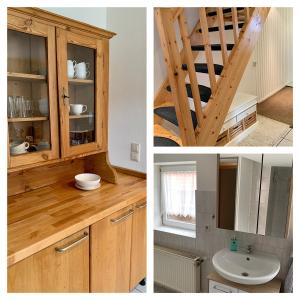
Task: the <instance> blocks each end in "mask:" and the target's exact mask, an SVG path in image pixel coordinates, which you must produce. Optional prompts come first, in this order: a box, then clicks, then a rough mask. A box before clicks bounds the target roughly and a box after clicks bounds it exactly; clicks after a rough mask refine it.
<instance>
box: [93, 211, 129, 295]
mask: <svg viewBox="0 0 300 300" xmlns="http://www.w3.org/2000/svg"><path fill="white" fill-rule="evenodd" d="M133 213H134V210H133V208H132V206H129V207H126V208H124V209H122V210H120V211H118V212H116V213H114V214H112V215H111V216H108V217H106V218H104V219H103V220H101V221H99V222H97V223H95V224H94V225H92V226H91V272H90V274H91V292H128V291H129V278H130V261H131V236H132V219H133Z"/></svg>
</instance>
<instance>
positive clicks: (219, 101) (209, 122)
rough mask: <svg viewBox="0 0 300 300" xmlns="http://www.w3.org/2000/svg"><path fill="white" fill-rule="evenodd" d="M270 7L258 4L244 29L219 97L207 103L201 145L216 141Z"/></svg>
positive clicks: (219, 90) (231, 56)
mask: <svg viewBox="0 0 300 300" xmlns="http://www.w3.org/2000/svg"><path fill="white" fill-rule="evenodd" d="M269 10H270V8H268V7H256V8H255V9H254V10H253V14H252V15H251V17H250V20H249V22H248V24H246V27H245V31H244V32H243V31H241V34H240V37H239V41H238V43H237V44H236V46H235V47H234V49H233V50H232V52H231V54H230V57H229V60H228V62H229V67H228V68H226V69H225V70H224V74H223V77H222V80H220V83H219V86H218V91H217V93H216V95H215V99H214V101H210V102H209V103H208V104H207V107H206V111H207V118H206V119H205V123H204V128H202V129H201V132H200V134H199V135H198V136H197V145H199V146H214V145H215V143H216V140H217V138H218V135H219V132H220V130H221V128H222V126H223V124H224V121H225V118H226V116H227V113H228V110H229V108H230V105H231V103H232V100H233V98H234V95H235V93H236V90H237V88H238V85H239V83H240V80H241V78H242V75H243V73H244V71H245V68H246V66H247V63H248V61H249V59H250V57H251V54H252V52H253V49H254V47H255V45H256V42H257V40H258V38H259V35H260V33H261V31H262V29H263V25H264V23H265V21H266V18H267V16H268V13H269Z"/></svg>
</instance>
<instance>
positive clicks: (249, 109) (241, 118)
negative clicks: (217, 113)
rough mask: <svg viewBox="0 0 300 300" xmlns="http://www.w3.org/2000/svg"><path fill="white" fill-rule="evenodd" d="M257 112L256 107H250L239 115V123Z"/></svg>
mask: <svg viewBox="0 0 300 300" xmlns="http://www.w3.org/2000/svg"><path fill="white" fill-rule="evenodd" d="M254 112H256V105H253V106H251V107H249V108H248V109H246V110H244V111H243V112H241V113H240V114H238V115H237V122H239V121H241V120H243V119H244V118H246V117H247V116H249V115H250V114H252V113H254Z"/></svg>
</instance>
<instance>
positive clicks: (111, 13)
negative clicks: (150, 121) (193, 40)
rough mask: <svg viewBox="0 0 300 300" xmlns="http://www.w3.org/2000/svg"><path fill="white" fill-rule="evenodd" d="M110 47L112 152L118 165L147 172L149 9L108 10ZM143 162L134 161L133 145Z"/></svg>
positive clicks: (110, 150)
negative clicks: (135, 145) (147, 32)
mask: <svg viewBox="0 0 300 300" xmlns="http://www.w3.org/2000/svg"><path fill="white" fill-rule="evenodd" d="M107 29H108V30H112V31H114V32H116V33H117V36H115V37H114V38H113V39H112V40H111V46H110V68H109V70H110V89H109V111H110V113H109V127H108V128H109V153H110V159H111V162H112V163H113V164H114V165H117V166H121V167H125V168H129V169H134V170H138V171H142V172H146V9H144V8H108V9H107ZM131 142H135V143H139V144H141V160H140V162H134V161H131V160H130V143H131Z"/></svg>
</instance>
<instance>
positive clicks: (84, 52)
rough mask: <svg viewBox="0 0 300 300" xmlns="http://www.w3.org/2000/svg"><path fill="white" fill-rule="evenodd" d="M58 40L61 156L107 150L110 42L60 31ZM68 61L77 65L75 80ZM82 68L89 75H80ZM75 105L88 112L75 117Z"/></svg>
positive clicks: (58, 31)
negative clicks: (106, 122)
mask: <svg viewBox="0 0 300 300" xmlns="http://www.w3.org/2000/svg"><path fill="white" fill-rule="evenodd" d="M56 36H57V62H58V65H57V67H58V69H59V70H60V72H59V74H58V90H59V101H60V104H59V107H60V118H61V122H60V123H61V136H62V139H61V150H62V156H63V157H67V156H74V155H78V154H82V153H86V152H91V151H96V150H106V149H107V145H106V144H107V141H106V139H107V137H106V124H104V122H105V121H106V120H107V104H106V103H107V90H108V81H107V80H106V77H107V75H108V74H107V70H108V58H107V56H108V42H107V41H106V40H103V39H102V40H101V39H95V38H91V37H88V36H84V35H81V34H76V33H73V32H70V31H67V30H65V29H60V28H58V29H57V31H56ZM67 61H68V62H70V61H71V64H73V65H75V73H74V76H75V77H76V78H73V77H74V76H70V75H72V74H69V72H68V70H67V63H66V62H67ZM79 64H83V67H84V66H85V68H86V73H82V74H81V73H80V68H79V67H78V66H79ZM77 73H78V74H77ZM78 77H86V78H84V79H82V78H78ZM76 105H77V106H78V105H79V108H81V107H80V105H82V106H83V109H84V110H86V111H85V112H83V113H81V114H75V113H72V107H74V106H76Z"/></svg>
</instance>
